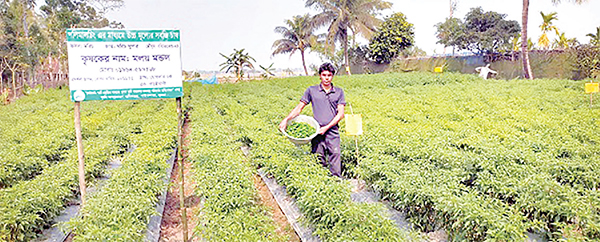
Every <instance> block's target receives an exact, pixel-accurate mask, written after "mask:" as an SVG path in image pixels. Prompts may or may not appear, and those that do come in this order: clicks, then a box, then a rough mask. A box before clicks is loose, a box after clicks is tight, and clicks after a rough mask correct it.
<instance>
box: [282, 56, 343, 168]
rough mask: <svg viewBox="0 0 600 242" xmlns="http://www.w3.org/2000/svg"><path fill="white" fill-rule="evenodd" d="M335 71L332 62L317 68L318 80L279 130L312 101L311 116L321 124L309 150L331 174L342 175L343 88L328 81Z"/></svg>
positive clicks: (284, 120)
mask: <svg viewBox="0 0 600 242" xmlns="http://www.w3.org/2000/svg"><path fill="white" fill-rule="evenodd" d="M334 74H335V68H334V67H333V65H332V64H331V63H324V64H323V65H321V67H319V77H320V79H321V83H320V84H319V85H315V86H310V87H308V88H307V89H306V91H305V92H304V95H303V96H302V98H301V99H300V103H298V105H296V107H295V108H294V109H292V111H291V112H290V114H289V115H288V116H287V117H285V118H284V119H283V120H282V121H281V123H280V124H279V129H281V130H285V129H286V127H287V122H288V121H289V120H291V119H293V118H294V117H296V116H298V115H299V114H300V112H302V109H304V107H305V106H306V105H307V104H309V103H311V104H312V109H313V115H314V118H315V119H316V120H317V122H318V123H319V125H320V126H321V128H320V129H319V130H318V135H317V136H316V137H315V138H313V139H312V141H311V144H312V153H317V154H318V156H319V159H320V160H321V163H322V164H323V166H325V167H329V171H331V174H332V175H334V176H337V177H341V175H342V157H341V151H340V132H339V127H338V122H340V120H342V118H343V117H344V107H345V106H346V100H345V98H344V91H343V90H342V89H341V88H339V87H334V86H333V84H332V83H331V81H332V80H333V75H334Z"/></svg>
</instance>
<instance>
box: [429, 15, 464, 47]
mask: <svg viewBox="0 0 600 242" xmlns="http://www.w3.org/2000/svg"><path fill="white" fill-rule="evenodd" d="M435 27H436V28H437V32H436V37H437V38H438V41H437V42H436V43H438V44H443V45H444V47H448V46H453V47H459V46H461V45H463V42H464V41H465V39H466V35H467V32H466V29H465V25H464V24H463V22H462V21H461V20H460V19H458V18H447V19H446V21H445V22H443V23H437V24H436V25H435Z"/></svg>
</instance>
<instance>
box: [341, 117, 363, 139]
mask: <svg viewBox="0 0 600 242" xmlns="http://www.w3.org/2000/svg"><path fill="white" fill-rule="evenodd" d="M344 120H345V121H346V134H348V135H362V134H363V129H362V114H345V115H344Z"/></svg>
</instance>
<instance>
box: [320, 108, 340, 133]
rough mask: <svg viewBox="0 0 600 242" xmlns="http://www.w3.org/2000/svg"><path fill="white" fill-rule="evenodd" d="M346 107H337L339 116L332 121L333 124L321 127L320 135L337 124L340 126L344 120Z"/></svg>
mask: <svg viewBox="0 0 600 242" xmlns="http://www.w3.org/2000/svg"><path fill="white" fill-rule="evenodd" d="M345 107H346V105H344V104H338V105H337V114H336V115H335V117H333V119H332V120H331V122H329V123H328V124H327V125H325V126H323V127H321V128H320V129H319V131H318V133H319V134H324V133H325V132H327V130H329V129H330V128H331V127H333V126H335V125H336V124H338V123H339V122H340V121H341V120H342V118H344V108H345Z"/></svg>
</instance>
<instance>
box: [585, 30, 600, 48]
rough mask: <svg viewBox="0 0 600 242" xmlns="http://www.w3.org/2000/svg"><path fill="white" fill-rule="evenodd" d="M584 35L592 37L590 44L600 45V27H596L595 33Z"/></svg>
mask: <svg viewBox="0 0 600 242" xmlns="http://www.w3.org/2000/svg"><path fill="white" fill-rule="evenodd" d="M585 36H588V37H590V38H592V39H590V44H591V45H598V46H600V27H596V34H592V33H589V34H586V35H585Z"/></svg>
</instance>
